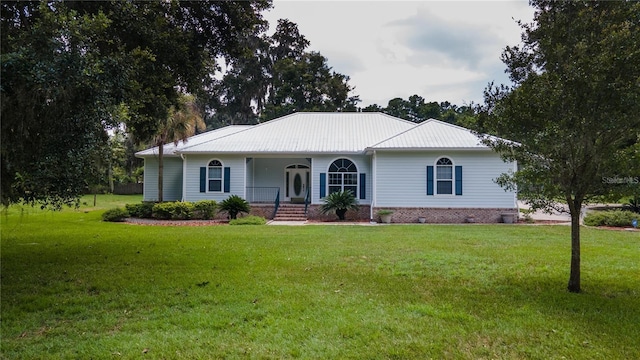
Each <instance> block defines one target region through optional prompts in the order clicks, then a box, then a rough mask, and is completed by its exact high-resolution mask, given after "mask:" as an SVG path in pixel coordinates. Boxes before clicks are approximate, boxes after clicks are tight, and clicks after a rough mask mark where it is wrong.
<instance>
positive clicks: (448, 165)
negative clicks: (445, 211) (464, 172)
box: [436, 157, 453, 195]
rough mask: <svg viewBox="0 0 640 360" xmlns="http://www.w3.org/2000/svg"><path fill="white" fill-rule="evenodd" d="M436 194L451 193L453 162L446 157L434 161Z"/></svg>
mask: <svg viewBox="0 0 640 360" xmlns="http://www.w3.org/2000/svg"><path fill="white" fill-rule="evenodd" d="M436 194H449V195H451V194H453V162H452V161H451V159H449V158H446V157H443V158H440V159H438V161H437V162H436Z"/></svg>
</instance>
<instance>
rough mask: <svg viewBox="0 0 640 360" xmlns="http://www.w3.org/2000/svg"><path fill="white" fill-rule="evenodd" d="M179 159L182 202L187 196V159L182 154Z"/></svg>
mask: <svg viewBox="0 0 640 360" xmlns="http://www.w3.org/2000/svg"><path fill="white" fill-rule="evenodd" d="M180 158H181V159H182V201H183V202H184V201H186V200H185V196H186V194H187V158H186V157H185V156H184V154H180Z"/></svg>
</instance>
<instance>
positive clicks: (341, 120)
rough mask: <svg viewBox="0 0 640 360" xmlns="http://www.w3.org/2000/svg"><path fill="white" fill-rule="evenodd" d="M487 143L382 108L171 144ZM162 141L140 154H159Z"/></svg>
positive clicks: (186, 147) (317, 148)
mask: <svg viewBox="0 0 640 360" xmlns="http://www.w3.org/2000/svg"><path fill="white" fill-rule="evenodd" d="M413 149H415V150H424V149H479V150H483V149H488V147H487V146H485V145H482V144H481V143H480V140H479V138H478V136H477V135H476V134H474V133H473V132H472V131H470V130H468V129H465V128H463V127H460V126H456V125H452V124H449V123H446V122H442V121H439V120H435V119H429V120H426V121H424V122H422V123H420V124H416V123H413V122H410V121H407V120H403V119H399V118H396V117H393V116H389V115H386V114H382V113H355V112H353V113H348V112H345V113H330V112H324V113H323V112H309V113H307V112H300V113H294V114H291V115H287V116H284V117H281V118H278V119H274V120H271V121H267V122H264V123H262V124H258V125H234V126H227V127H224V128H221V129H217V130H213V131H209V132H206V133H204V134H200V135H196V136H193V137H191V138H189V139H188V141H187V142H185V143H183V142H180V143H178V146H174V144H173V143H171V144H167V145H165V147H164V153H165V154H167V155H168V156H178V155H179V154H204V153H241V154H318V153H365V152H367V151H372V150H413ZM157 153H158V147H154V148H151V149H147V150H143V151H140V152H138V153H136V156H139V157H145V156H151V155H157Z"/></svg>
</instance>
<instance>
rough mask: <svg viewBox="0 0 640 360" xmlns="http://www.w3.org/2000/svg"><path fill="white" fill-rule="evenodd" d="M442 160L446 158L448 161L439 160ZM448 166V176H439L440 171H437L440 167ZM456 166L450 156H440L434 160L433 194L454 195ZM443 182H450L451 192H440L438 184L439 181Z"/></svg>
mask: <svg viewBox="0 0 640 360" xmlns="http://www.w3.org/2000/svg"><path fill="white" fill-rule="evenodd" d="M443 160H447V161H448V162H449V163H448V164H440V162H441V161H443ZM445 167H446V168H448V169H449V170H450V174H451V176H450V178H446V177H444V178H441V177H440V176H439V175H440V172H439V171H438V170H439V169H441V168H445ZM455 169H456V166H455V163H454V162H453V160H451V157H450V156H440V157H439V158H437V159H436V161H434V163H433V195H434V196H443V197H454V196H456V187H455V186H456V171H455ZM441 182H442V183H444V182H447V183H449V184H450V189H451V192H449V193H441V192H440V188H439V186H438V185H439V184H440V183H441Z"/></svg>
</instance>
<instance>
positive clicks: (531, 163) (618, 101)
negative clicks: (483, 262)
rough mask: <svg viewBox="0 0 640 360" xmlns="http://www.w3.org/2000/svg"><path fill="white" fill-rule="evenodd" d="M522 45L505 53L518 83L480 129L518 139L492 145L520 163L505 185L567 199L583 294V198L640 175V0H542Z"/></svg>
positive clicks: (494, 99) (550, 202)
mask: <svg viewBox="0 0 640 360" xmlns="http://www.w3.org/2000/svg"><path fill="white" fill-rule="evenodd" d="M531 5H532V6H534V7H535V9H536V12H535V17H534V22H533V23H532V24H521V26H522V29H523V34H522V40H523V43H522V44H521V45H520V46H510V47H507V48H506V49H505V50H504V52H503V55H502V60H503V62H504V63H505V64H506V65H507V72H508V73H509V75H510V78H511V80H512V82H513V84H512V86H504V85H503V86H490V87H489V88H488V89H487V90H486V93H485V109H484V112H483V115H482V116H481V117H480V119H479V122H478V124H479V125H480V130H481V131H484V132H488V133H492V134H495V135H499V136H501V137H503V138H506V139H509V140H513V141H516V142H509V141H500V140H497V139H495V138H487V139H486V142H487V144H489V145H491V146H492V147H493V148H494V149H496V150H497V151H498V152H500V153H501V154H502V155H503V157H504V158H505V159H508V160H516V161H518V163H519V168H520V170H519V171H517V172H516V173H515V174H505V175H504V176H502V177H501V178H500V179H499V183H500V184H501V185H503V186H505V187H516V188H517V189H518V192H519V196H520V198H522V199H524V200H526V201H528V202H529V203H530V204H531V205H532V206H533V207H534V208H542V209H551V208H553V207H554V206H555V204H557V203H558V201H562V202H564V203H565V204H566V206H568V209H569V212H570V214H571V220H572V231H571V238H572V242H571V243H572V246H571V249H572V251H571V273H570V276H569V283H568V289H569V291H571V292H580V290H581V285H580V227H579V221H580V213H581V207H582V205H583V203H585V202H587V201H590V200H593V199H597V198H598V196H602V195H607V194H610V193H612V192H614V191H616V188H615V187H613V186H612V185H611V184H609V183H607V182H606V181H603V179H604V178H606V177H613V176H628V175H631V174H635V176H638V174H639V173H640V169H639V168H638V158H639V156H640V152H639V150H640V147H639V146H638V144H639V141H640V86H639V85H640V84H639V81H640V66H638V64H640V47H639V45H640V3H638V2H633V1H619V2H618V1H616V2H589V1H571V2H568V1H567V2H556V1H547V0H532V1H531Z"/></svg>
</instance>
